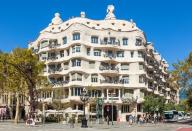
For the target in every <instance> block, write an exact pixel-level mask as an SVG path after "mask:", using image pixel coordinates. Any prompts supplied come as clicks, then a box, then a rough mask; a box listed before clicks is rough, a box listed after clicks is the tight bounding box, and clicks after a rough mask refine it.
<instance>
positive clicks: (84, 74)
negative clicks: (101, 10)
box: [29, 5, 179, 121]
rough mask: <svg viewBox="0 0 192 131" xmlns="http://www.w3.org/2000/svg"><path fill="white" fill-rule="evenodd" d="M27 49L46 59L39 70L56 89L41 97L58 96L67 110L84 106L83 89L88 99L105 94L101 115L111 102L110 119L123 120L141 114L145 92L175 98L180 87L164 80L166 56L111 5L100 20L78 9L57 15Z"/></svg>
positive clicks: (41, 58) (88, 109) (166, 73)
mask: <svg viewBox="0 0 192 131" xmlns="http://www.w3.org/2000/svg"><path fill="white" fill-rule="evenodd" d="M29 48H31V49H32V50H33V51H34V53H36V54H38V55H39V60H40V61H44V62H45V64H46V66H45V68H44V73H43V74H44V75H45V76H47V77H48V80H49V81H50V83H52V84H53V88H54V90H55V91H52V92H44V93H42V96H41V97H42V99H43V100H44V101H47V102H52V101H53V99H60V100H61V101H62V102H63V103H66V102H70V103H71V107H69V108H70V109H71V110H82V103H81V101H80V97H79V96H80V94H81V91H82V90H83V88H87V89H88V92H89V95H90V98H97V97H100V98H103V100H104V106H103V114H104V116H106V115H107V108H111V104H112V102H113V105H114V108H113V109H114V120H117V119H118V118H119V119H120V120H121V121H125V120H126V115H129V114H132V115H137V114H142V102H143V101H144V96H145V95H148V94H151V93H154V94H156V95H159V96H164V97H165V99H166V101H167V102H170V101H173V102H176V103H177V102H178V100H179V97H178V90H177V89H174V88H172V87H170V86H169V85H168V83H167V79H168V77H169V74H168V72H167V68H168V64H167V62H166V60H165V59H163V58H162V57H161V55H160V54H159V53H158V52H157V51H156V50H155V49H154V47H153V44H152V43H151V42H147V40H146V37H145V34H144V32H143V31H142V30H140V29H139V28H138V27H137V26H136V24H135V23H134V22H133V20H130V21H126V20H118V19H116V17H115V15H114V6H112V5H110V6H108V9H107V15H106V18H105V19H104V20H91V19H88V18H86V16H85V13H84V12H81V14H80V17H75V18H72V19H69V20H67V21H63V20H62V19H61V18H60V14H59V13H56V14H55V17H54V18H53V19H52V22H51V23H50V24H49V26H48V27H47V28H45V29H44V30H42V31H41V32H40V35H39V37H38V38H37V39H36V40H35V41H34V42H31V43H30V44H29ZM56 90H57V91H56ZM58 90H59V95H58V93H56V92H58ZM90 105H91V102H90V103H88V104H86V114H89V113H90V112H91V113H92V114H94V113H95V109H94V110H93V111H92V110H91V108H90ZM92 106H95V103H94V102H92ZM108 113H109V112H108Z"/></svg>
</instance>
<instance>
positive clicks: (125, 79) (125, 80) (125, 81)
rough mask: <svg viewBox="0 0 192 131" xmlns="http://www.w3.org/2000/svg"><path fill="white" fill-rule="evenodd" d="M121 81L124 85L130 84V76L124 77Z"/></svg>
mask: <svg viewBox="0 0 192 131" xmlns="http://www.w3.org/2000/svg"><path fill="white" fill-rule="evenodd" d="M121 81H122V83H123V84H129V76H123V77H122V79H121Z"/></svg>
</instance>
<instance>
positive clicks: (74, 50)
mask: <svg viewBox="0 0 192 131" xmlns="http://www.w3.org/2000/svg"><path fill="white" fill-rule="evenodd" d="M80 51H81V46H80V45H75V46H73V47H72V53H76V52H80Z"/></svg>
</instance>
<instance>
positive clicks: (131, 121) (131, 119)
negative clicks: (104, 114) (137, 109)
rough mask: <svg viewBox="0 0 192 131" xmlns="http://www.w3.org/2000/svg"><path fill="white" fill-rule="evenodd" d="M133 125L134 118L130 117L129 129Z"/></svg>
mask: <svg viewBox="0 0 192 131" xmlns="http://www.w3.org/2000/svg"><path fill="white" fill-rule="evenodd" d="M132 124H133V116H132V115H130V116H129V127H130V126H131V125H132Z"/></svg>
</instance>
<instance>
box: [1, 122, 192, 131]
mask: <svg viewBox="0 0 192 131" xmlns="http://www.w3.org/2000/svg"><path fill="white" fill-rule="evenodd" d="M182 128H186V129H182ZM187 128H190V129H187ZM5 130H6V131H13V130H14V131H26V130H28V131H63V130H69V131H75V130H82V131H83V130H89V131H96V130H100V131H117V130H121V131H192V126H191V125H189V124H178V123H165V124H144V125H133V126H131V127H129V126H128V125H127V123H119V124H117V123H115V125H113V126H111V125H109V126H108V125H106V124H103V125H97V124H93V125H92V126H90V125H89V127H88V128H81V127H80V124H78V125H75V128H70V126H69V125H63V124H58V123H54V124H53V123H52V124H45V125H36V126H26V125H25V124H24V123H20V124H18V125H15V124H13V123H6V122H1V123H0V131H5Z"/></svg>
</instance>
